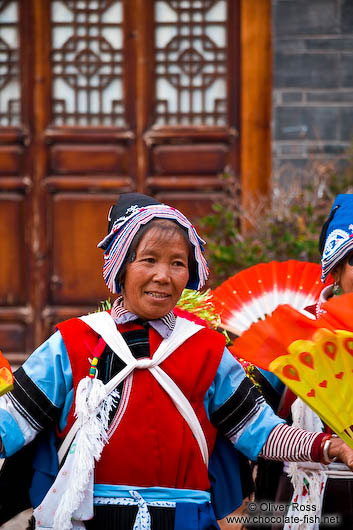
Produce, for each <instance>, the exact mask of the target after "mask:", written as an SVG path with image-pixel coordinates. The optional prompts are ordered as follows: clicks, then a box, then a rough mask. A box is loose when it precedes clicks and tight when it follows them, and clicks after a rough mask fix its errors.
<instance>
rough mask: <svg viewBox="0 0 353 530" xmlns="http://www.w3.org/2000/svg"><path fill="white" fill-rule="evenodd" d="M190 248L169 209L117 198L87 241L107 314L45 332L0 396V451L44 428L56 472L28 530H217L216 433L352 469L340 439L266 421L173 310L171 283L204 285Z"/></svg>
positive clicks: (260, 401)
mask: <svg viewBox="0 0 353 530" xmlns="http://www.w3.org/2000/svg"><path fill="white" fill-rule="evenodd" d="M203 244H204V242H203V240H202V239H201V238H200V237H199V235H198V233H197V231H196V229H195V227H194V226H193V225H192V223H190V221H189V220H188V219H187V218H186V217H185V216H184V215H183V214H182V213H181V212H180V211H179V210H177V209H175V208H173V207H171V206H169V205H166V204H162V203H160V202H159V201H157V200H156V199H153V198H151V197H148V196H146V195H142V194H139V193H130V194H122V195H120V197H119V198H118V201H117V203H116V204H115V205H114V206H113V207H112V209H111V210H110V213H109V224H108V234H107V236H106V237H105V238H104V239H103V240H102V241H101V242H100V243H99V247H100V248H102V249H103V250H104V266H103V277H104V280H105V282H106V284H107V286H108V287H109V289H110V290H111V292H112V293H114V294H115V295H116V299H115V300H114V303H113V306H112V309H111V311H102V312H97V313H92V314H89V315H83V316H82V317H79V318H74V319H70V320H67V321H66V322H62V323H60V324H58V325H57V331H56V332H55V333H54V334H53V335H52V336H51V337H49V339H48V340H47V341H46V342H45V343H43V344H42V345H41V346H40V347H39V348H38V349H37V350H36V351H35V352H34V353H33V354H32V355H31V356H30V357H29V359H28V360H27V361H26V362H25V364H24V365H23V366H22V367H21V368H20V369H19V370H18V371H17V372H16V373H15V374H14V379H15V381H14V389H13V391H11V392H10V393H8V394H6V395H5V396H2V397H1V398H0V437H1V444H2V452H1V454H0V456H2V457H8V456H11V455H15V454H16V453H17V452H18V451H20V450H21V449H22V448H23V447H24V446H27V445H29V444H30V443H31V441H32V440H34V439H36V438H37V436H38V434H39V433H41V432H46V431H47V430H48V429H50V428H51V427H52V426H55V427H56V443H57V446H58V447H59V451H58V460H59V462H60V467H59V469H58V472H57V475H56V478H55V481H54V483H53V484H52V485H51V486H50V487H49V489H48V490H47V491H44V492H42V498H41V499H38V496H37V501H36V503H37V505H36V507H35V511H34V517H35V528H37V529H38V530H44V529H48V528H50V529H52V530H79V529H80V530H81V529H83V528H86V529H87V530H116V529H117V528H123V529H124V530H149V529H151V530H212V529H217V528H219V526H218V523H217V519H216V515H215V511H214V506H213V504H212V502H211V501H212V499H211V492H210V489H211V480H210V478H211V477H210V470H211V465H210V462H211V459H212V457H213V455H214V450H215V447H216V440H217V435H218V434H219V433H220V434H221V435H222V436H223V437H224V438H226V439H227V442H228V444H229V445H230V446H231V448H235V449H237V450H239V451H241V452H242V453H243V454H244V455H245V456H246V457H247V458H249V459H251V460H256V458H257V457H258V455H261V456H263V457H264V458H268V459H274V460H280V461H282V460H287V461H294V462H296V461H314V462H322V463H323V464H329V463H330V462H331V461H332V459H333V458H336V457H339V458H340V459H341V460H343V461H344V462H346V463H347V464H348V465H349V466H350V467H351V468H353V451H352V450H351V449H350V448H349V447H348V446H347V445H346V444H345V443H344V442H343V441H342V440H340V439H339V438H333V437H332V436H331V434H328V433H315V432H307V431H305V430H302V429H298V428H293V427H290V426H288V425H287V424H285V422H284V421H283V420H282V419H280V418H279V417H277V416H276V415H275V414H274V413H273V411H272V409H271V408H270V407H269V406H268V405H267V403H266V402H265V400H264V398H263V396H262V395H261V394H260V393H259V392H258V390H257V389H256V388H255V386H254V385H253V384H252V382H251V381H250V380H249V379H248V378H247V377H246V376H245V373H244V370H243V368H242V367H241V365H240V364H239V363H238V362H237V361H236V360H235V358H234V357H233V356H232V355H231V354H230V352H229V351H228V350H227V348H226V347H225V339H224V337H223V336H222V335H221V334H219V333H217V332H216V331H214V330H211V329H208V328H206V327H204V326H202V325H198V324H196V323H194V322H191V321H189V320H186V319H184V318H182V317H176V316H175V314H174V311H173V309H174V307H175V304H176V303H177V301H178V299H179V298H180V296H181V294H182V291H183V290H184V288H185V287H188V288H191V289H201V288H202V287H203V285H204V284H205V281H206V280H207V277H208V267H207V263H206V261H205V258H204V255H203ZM219 464H221V462H220V461H219ZM216 465H217V462H216ZM216 475H217V473H216ZM234 480H237V471H236V470H235V471H234ZM218 493H219V491H218ZM43 497H44V498H43ZM0 514H1V507H0Z"/></svg>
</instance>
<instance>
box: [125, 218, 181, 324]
mask: <svg viewBox="0 0 353 530" xmlns="http://www.w3.org/2000/svg"><path fill="white" fill-rule="evenodd" d="M188 256H189V250H188V246H187V243H186V241H185V239H184V238H183V236H182V235H181V234H180V233H179V232H178V231H176V230H173V231H167V232H164V231H162V230H159V229H158V228H151V230H149V231H148V232H146V234H145V235H144V236H143V238H142V239H141V241H140V243H139V245H138V247H137V250H136V258H135V260H134V261H133V262H132V263H129V264H128V265H127V268H126V274H125V281H124V290H123V297H124V307H125V308H126V309H127V310H128V311H131V312H132V313H134V314H135V315H138V316H140V317H141V318H144V319H146V320H154V319H156V318H161V317H162V316H164V315H166V314H167V313H169V311H170V310H171V309H173V307H174V306H175V304H176V303H177V301H178V300H179V298H180V296H181V293H182V292H183V289H184V288H185V286H186V284H187V283H188V280H189V268H188Z"/></svg>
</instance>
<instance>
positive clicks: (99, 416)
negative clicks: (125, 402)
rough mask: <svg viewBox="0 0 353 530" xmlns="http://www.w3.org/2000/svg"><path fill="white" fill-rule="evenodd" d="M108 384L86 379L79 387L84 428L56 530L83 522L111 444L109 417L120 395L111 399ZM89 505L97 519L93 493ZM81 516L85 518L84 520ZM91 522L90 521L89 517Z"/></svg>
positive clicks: (75, 449)
mask: <svg viewBox="0 0 353 530" xmlns="http://www.w3.org/2000/svg"><path fill="white" fill-rule="evenodd" d="M105 395H106V390H105V388H104V384H103V383H102V381H100V380H99V379H90V378H89V377H85V378H84V379H82V380H81V381H80V383H79V385H78V387H77V392H76V410H75V415H76V417H77V420H78V421H79V425H80V428H79V430H78V433H77V435H76V438H75V440H74V442H73V444H72V446H71V449H70V452H73V453H74V454H73V464H72V469H71V473H70V476H69V477H68V484H67V488H66V490H65V492H64V494H63V496H62V498H61V500H60V503H59V505H58V508H57V510H56V513H55V516H54V524H53V530H71V529H72V527H73V526H72V519H82V513H81V512H82V511H85V510H84V509H83V510H82V509H81V504H82V502H83V501H84V500H85V499H86V498H87V493H88V494H90V493H89V492H87V489H89V487H90V483H91V484H92V483H93V481H92V477H93V473H94V466H95V461H98V460H99V459H100V457H101V454H102V451H103V448H104V445H105V444H106V443H107V441H108V437H107V428H108V420H109V413H110V411H111V409H112V407H113V405H114V402H115V400H116V398H117V397H118V392H117V391H116V390H115V391H114V392H112V393H111V394H109V395H108V396H107V397H105ZM91 495H92V500H91V502H90V504H89V506H90V508H89V509H90V511H91V512H92V513H91V517H92V516H93V491H92V494H91ZM80 514H81V516H80ZM86 518H89V517H86Z"/></svg>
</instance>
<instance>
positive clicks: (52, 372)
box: [0, 331, 73, 458]
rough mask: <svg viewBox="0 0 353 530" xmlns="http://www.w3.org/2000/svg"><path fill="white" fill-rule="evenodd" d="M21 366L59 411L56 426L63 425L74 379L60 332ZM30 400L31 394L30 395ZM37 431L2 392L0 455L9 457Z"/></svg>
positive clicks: (0, 401) (70, 403)
mask: <svg viewBox="0 0 353 530" xmlns="http://www.w3.org/2000/svg"><path fill="white" fill-rule="evenodd" d="M22 368H23V370H24V372H25V373H26V375H27V376H28V377H29V378H30V379H31V380H32V381H33V383H34V384H35V386H36V387H37V388H38V389H39V390H40V391H41V392H42V393H43V394H44V396H45V397H46V398H47V399H48V401H50V402H51V403H52V404H53V405H54V406H55V407H56V408H58V409H59V410H60V412H61V416H60V418H59V427H60V428H61V429H62V428H63V427H64V426H65V425H66V421H67V415H68V411H69V410H70V407H71V405H72V399H73V382H72V373H71V366H70V361H69V357H68V354H67V350H66V347H65V344H64V341H63V339H62V336H61V334H60V332H59V331H56V332H55V333H54V334H53V335H52V336H51V337H50V338H49V339H48V340H46V341H45V342H44V343H43V344H42V345H41V346H39V348H37V349H36V350H35V351H34V352H33V353H32V355H31V356H30V357H29V358H28V359H27V360H26V361H25V363H24V364H23V365H22ZM29 399H30V396H29ZM37 434H38V431H36V430H35V429H34V428H33V426H32V425H31V423H30V422H29V421H28V420H27V418H26V414H21V408H20V407H15V406H14V405H13V403H12V401H11V400H10V399H9V398H8V397H7V396H6V395H5V396H3V397H2V398H0V437H1V440H2V442H3V446H4V451H3V452H2V453H1V454H0V457H2V458H3V457H7V456H11V455H12V454H14V453H15V452H17V451H18V450H19V449H21V447H23V445H25V444H26V443H28V442H30V441H31V440H32V439H33V438H34V437H35V436H36V435H37Z"/></svg>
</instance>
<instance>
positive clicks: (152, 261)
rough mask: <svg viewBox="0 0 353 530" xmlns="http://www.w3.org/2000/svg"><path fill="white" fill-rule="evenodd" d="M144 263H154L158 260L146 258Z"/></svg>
mask: <svg viewBox="0 0 353 530" xmlns="http://www.w3.org/2000/svg"><path fill="white" fill-rule="evenodd" d="M142 261H146V262H147V263H154V262H155V261H156V260H155V259H154V258H144V259H143V260H142Z"/></svg>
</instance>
